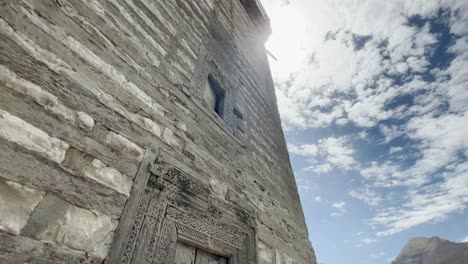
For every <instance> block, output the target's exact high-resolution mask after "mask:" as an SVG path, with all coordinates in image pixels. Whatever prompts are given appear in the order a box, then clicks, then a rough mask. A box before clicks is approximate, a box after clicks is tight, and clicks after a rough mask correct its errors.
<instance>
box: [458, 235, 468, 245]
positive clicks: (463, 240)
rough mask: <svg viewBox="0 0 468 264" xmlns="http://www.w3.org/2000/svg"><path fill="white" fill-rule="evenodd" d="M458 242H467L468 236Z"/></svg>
mask: <svg viewBox="0 0 468 264" xmlns="http://www.w3.org/2000/svg"><path fill="white" fill-rule="evenodd" d="M460 242H463V243H464V242H468V236H466V237H465V238H464V239H462V240H460Z"/></svg>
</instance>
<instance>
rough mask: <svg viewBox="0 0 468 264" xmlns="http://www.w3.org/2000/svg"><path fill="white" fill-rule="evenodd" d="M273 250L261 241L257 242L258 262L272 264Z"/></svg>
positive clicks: (273, 260) (259, 263)
mask: <svg viewBox="0 0 468 264" xmlns="http://www.w3.org/2000/svg"><path fill="white" fill-rule="evenodd" d="M274 263H276V261H275V252H274V251H273V250H272V249H271V247H270V246H268V245H267V244H265V243H264V242H263V241H259V242H258V264H274Z"/></svg>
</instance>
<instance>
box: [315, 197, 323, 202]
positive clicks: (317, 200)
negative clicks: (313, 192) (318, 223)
mask: <svg viewBox="0 0 468 264" xmlns="http://www.w3.org/2000/svg"><path fill="white" fill-rule="evenodd" d="M314 201H316V202H317V203H320V202H321V201H322V197H320V196H315V198H314Z"/></svg>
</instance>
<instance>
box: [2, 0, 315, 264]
mask: <svg viewBox="0 0 468 264" xmlns="http://www.w3.org/2000/svg"><path fill="white" fill-rule="evenodd" d="M269 34H270V25H269V20H268V17H267V15H266V14H265V12H264V10H263V8H262V6H261V4H259V2H258V0H102V1H97V0H0V263H102V262H105V263H161V264H172V263H191V262H184V261H186V259H189V258H195V256H196V255H199V256H198V258H197V259H198V260H196V261H195V262H196V263H197V264H198V263H231V264H233V263H250V264H253V263H259V264H306V263H311V264H315V263H316V260H315V255H314V252H313V250H312V247H311V244H310V242H309V240H308V232H307V227H306V225H305V220H304V216H303V212H302V207H301V204H300V201H299V195H298V192H297V187H296V183H295V181H294V176H293V171H292V169H291V165H290V162H289V156H288V152H287V149H286V144H285V140H284V135H283V131H282V129H281V122H280V118H279V113H278V109H277V105H276V97H275V91H274V86H273V81H272V77H271V73H270V69H269V65H268V60H267V55H266V51H265V48H264V42H265V40H266V39H267V37H268V35H269ZM184 252H185V253H184ZM195 252H199V253H195ZM201 256H203V258H205V259H213V261H214V259H215V261H218V262H206V261H208V260H202V257H201ZM197 261H198V262H197Z"/></svg>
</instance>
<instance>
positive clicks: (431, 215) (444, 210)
mask: <svg viewBox="0 0 468 264" xmlns="http://www.w3.org/2000/svg"><path fill="white" fill-rule="evenodd" d="M441 177H442V178H441V180H440V181H439V182H438V183H435V184H431V185H426V186H423V187H420V188H418V189H413V190H410V191H409V192H408V195H407V197H406V198H407V202H406V203H404V204H403V205H402V206H401V207H398V208H386V210H382V211H381V212H380V213H378V214H377V215H376V216H375V217H374V218H373V219H372V223H373V224H376V225H380V226H384V227H385V228H386V229H385V230H384V231H380V232H378V233H377V235H378V236H388V235H393V234H395V233H398V232H400V231H402V230H405V229H409V228H411V227H414V226H417V225H420V224H422V223H427V222H433V221H441V220H444V219H445V218H446V217H447V216H448V215H450V214H451V213H454V212H461V211H462V210H463V209H465V207H466V203H468V192H467V191H466V186H468V162H464V163H460V164H457V165H455V166H454V167H453V168H452V170H451V171H450V172H446V173H443V175H442V176H441Z"/></svg>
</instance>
